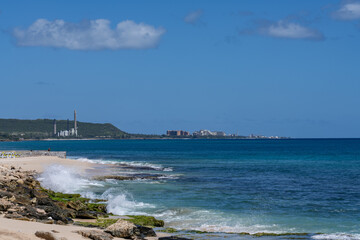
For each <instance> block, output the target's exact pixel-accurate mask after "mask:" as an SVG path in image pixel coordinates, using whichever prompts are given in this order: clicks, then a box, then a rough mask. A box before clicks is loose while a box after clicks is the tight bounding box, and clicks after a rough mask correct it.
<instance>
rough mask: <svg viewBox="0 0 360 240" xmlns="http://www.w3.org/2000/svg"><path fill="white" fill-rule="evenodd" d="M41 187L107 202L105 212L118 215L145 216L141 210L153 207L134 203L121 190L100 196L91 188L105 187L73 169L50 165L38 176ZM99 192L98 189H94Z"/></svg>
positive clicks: (108, 190) (108, 191) (137, 202)
mask: <svg viewBox="0 0 360 240" xmlns="http://www.w3.org/2000/svg"><path fill="white" fill-rule="evenodd" d="M38 180H39V181H40V183H41V185H42V186H43V187H45V188H48V189H50V190H52V191H55V192H63V193H80V194H81V195H82V196H83V197H87V198H91V199H104V200H107V210H108V212H112V213H114V214H118V215H125V214H145V212H142V211H141V210H142V209H145V208H147V209H148V208H154V207H155V206H154V205H151V204H147V203H143V202H139V201H135V200H134V199H133V197H132V196H131V194H129V193H127V192H126V191H125V190H123V189H121V188H114V187H111V188H109V189H107V190H106V191H104V192H103V193H102V194H98V193H95V192H94V191H92V189H93V187H101V188H103V187H105V186H104V185H103V184H102V183H100V182H99V181H94V180H89V179H86V178H85V177H83V176H81V175H79V174H78V173H76V170H75V169H72V168H68V167H64V166H62V165H52V166H50V167H48V168H46V169H45V171H44V172H43V173H42V174H41V175H40V176H39V178H38ZM96 189H97V190H99V188H96Z"/></svg>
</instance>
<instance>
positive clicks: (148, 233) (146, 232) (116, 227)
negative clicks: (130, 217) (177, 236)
mask: <svg viewBox="0 0 360 240" xmlns="http://www.w3.org/2000/svg"><path fill="white" fill-rule="evenodd" d="M105 232H107V233H110V234H111V235H113V236H114V237H121V238H128V239H133V240H137V239H144V237H156V234H155V232H154V230H153V229H152V228H148V227H143V226H138V225H135V224H134V223H131V222H129V221H126V220H123V219H119V220H118V221H117V222H116V223H114V224H112V225H110V226H109V227H107V228H106V229H105Z"/></svg>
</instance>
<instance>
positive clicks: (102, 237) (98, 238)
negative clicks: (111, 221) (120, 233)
mask: <svg viewBox="0 0 360 240" xmlns="http://www.w3.org/2000/svg"><path fill="white" fill-rule="evenodd" d="M76 233H78V234H80V235H81V236H83V237H86V238H90V239H93V240H112V239H113V236H111V234H109V233H106V232H103V231H96V230H88V231H82V230H80V231H76Z"/></svg>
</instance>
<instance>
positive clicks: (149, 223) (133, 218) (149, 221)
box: [124, 215, 164, 227]
mask: <svg viewBox="0 0 360 240" xmlns="http://www.w3.org/2000/svg"><path fill="white" fill-rule="evenodd" d="M127 216H128V217H130V218H129V219H124V220H126V221H129V222H132V223H134V224H136V225H141V226H146V227H163V226H164V221H163V220H158V219H156V218H154V217H152V216H144V215H127Z"/></svg>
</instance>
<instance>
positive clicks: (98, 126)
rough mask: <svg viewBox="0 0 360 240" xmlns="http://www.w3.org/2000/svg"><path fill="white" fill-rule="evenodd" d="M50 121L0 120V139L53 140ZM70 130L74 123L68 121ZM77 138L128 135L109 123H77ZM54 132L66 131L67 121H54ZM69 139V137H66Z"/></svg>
mask: <svg viewBox="0 0 360 240" xmlns="http://www.w3.org/2000/svg"><path fill="white" fill-rule="evenodd" d="M53 121H54V120H52V119H36V120H22V119H0V138H1V135H3V136H12V137H19V138H24V139H44V138H53V137H54V135H53V132H54V127H53ZM69 125H70V129H71V128H73V127H74V121H69ZM77 127H78V138H127V137H129V134H128V133H126V132H124V131H121V130H120V129H118V128H117V127H115V126H114V125H112V124H110V123H89V122H79V121H77ZM56 130H57V132H58V131H61V130H67V120H56ZM67 138H69V137H67Z"/></svg>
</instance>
